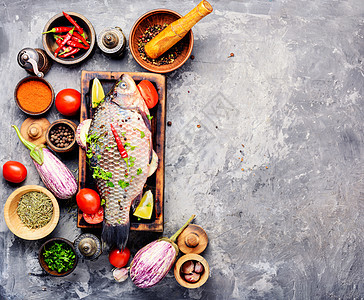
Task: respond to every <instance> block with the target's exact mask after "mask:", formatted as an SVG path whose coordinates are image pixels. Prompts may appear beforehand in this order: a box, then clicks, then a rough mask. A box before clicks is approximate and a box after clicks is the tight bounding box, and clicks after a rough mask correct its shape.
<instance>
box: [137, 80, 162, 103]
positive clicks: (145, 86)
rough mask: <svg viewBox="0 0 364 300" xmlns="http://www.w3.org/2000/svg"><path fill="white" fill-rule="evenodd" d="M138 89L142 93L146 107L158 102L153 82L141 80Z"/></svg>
mask: <svg viewBox="0 0 364 300" xmlns="http://www.w3.org/2000/svg"><path fill="white" fill-rule="evenodd" d="M138 90H139V92H140V94H141V95H142V97H143V99H144V101H145V103H146V104H147V106H148V108H153V107H154V106H156V105H157V103H158V93H157V90H156V89H155V87H154V85H153V83H151V82H150V81H149V80H142V81H141V82H140V83H139V84H138Z"/></svg>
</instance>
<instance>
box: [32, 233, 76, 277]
mask: <svg viewBox="0 0 364 300" xmlns="http://www.w3.org/2000/svg"><path fill="white" fill-rule="evenodd" d="M38 259H39V264H40V266H41V267H42V269H43V270H44V271H45V272H47V273H48V274H49V275H51V276H57V277H62V276H66V275H68V274H70V273H71V272H72V271H73V270H74V269H75V268H76V266H77V263H78V257H77V255H76V251H75V248H74V246H73V244H72V243H71V242H70V241H69V240H67V239H64V238H53V239H50V240H48V241H46V242H45V243H44V244H43V245H42V246H41V247H40V250H39V254H38Z"/></svg>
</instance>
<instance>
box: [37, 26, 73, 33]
mask: <svg viewBox="0 0 364 300" xmlns="http://www.w3.org/2000/svg"><path fill="white" fill-rule="evenodd" d="M71 29H72V27H65V26H62V27H54V28H52V29H51V30H49V31H46V32H43V34H45V33H50V32H54V33H61V32H68V31H70V30H71Z"/></svg>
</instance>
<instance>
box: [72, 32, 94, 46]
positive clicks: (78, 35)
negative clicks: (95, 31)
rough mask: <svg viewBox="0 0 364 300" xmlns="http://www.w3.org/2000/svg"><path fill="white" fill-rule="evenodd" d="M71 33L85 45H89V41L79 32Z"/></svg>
mask: <svg viewBox="0 0 364 300" xmlns="http://www.w3.org/2000/svg"><path fill="white" fill-rule="evenodd" d="M73 34H74V35H75V37H77V38H79V39H80V40H81V41H82V43H84V44H85V45H86V46H90V44H89V42H88V41H86V39H85V38H84V37H83V36H82V35H81V34H79V33H78V32H74V33H73ZM83 34H85V33H83Z"/></svg>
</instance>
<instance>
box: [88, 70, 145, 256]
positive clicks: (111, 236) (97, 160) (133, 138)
mask: <svg viewBox="0 0 364 300" xmlns="http://www.w3.org/2000/svg"><path fill="white" fill-rule="evenodd" d="M143 114H145V115H149V110H148V108H147V107H146V105H145V103H144V100H143V99H142V97H141V96H140V94H139V91H138V89H137V87H136V85H135V82H134V80H133V79H132V78H131V77H130V76H128V75H126V74H124V75H123V76H122V77H121V78H120V79H119V81H118V82H117V84H116V85H115V87H114V88H113V90H112V91H111V92H110V93H109V94H108V95H107V96H106V97H105V100H104V101H103V102H102V103H101V104H100V105H99V107H98V108H97V109H96V111H95V114H94V117H93V120H92V122H91V126H90V130H89V133H88V150H87V151H88V153H89V154H90V166H91V169H92V171H93V176H94V178H95V180H96V185H97V189H98V191H99V193H100V196H101V198H102V199H105V218H104V224H103V233H102V238H103V240H104V241H105V242H106V243H107V244H108V245H110V246H113V245H117V247H118V248H120V249H121V248H124V247H125V245H126V242H127V238H128V233H129V227H130V220H129V213H130V207H131V204H132V203H133V201H134V199H136V198H137V197H138V196H139V195H140V193H141V192H142V190H143V187H144V184H145V182H146V180H147V174H148V171H149V160H150V153H151V150H152V142H151V132H150V130H149V129H148V125H150V124H148V123H147V122H149V120H148V121H146V118H144V117H143ZM110 124H112V125H113V127H114V128H115V130H116V132H117V134H118V136H119V137H120V138H121V140H122V142H123V145H124V148H125V150H126V152H127V154H128V158H126V159H124V158H122V156H121V154H120V152H119V150H118V147H117V144H116V140H115V137H114V135H113V133H112V131H111V126H110ZM95 174H96V175H95Z"/></svg>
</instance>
